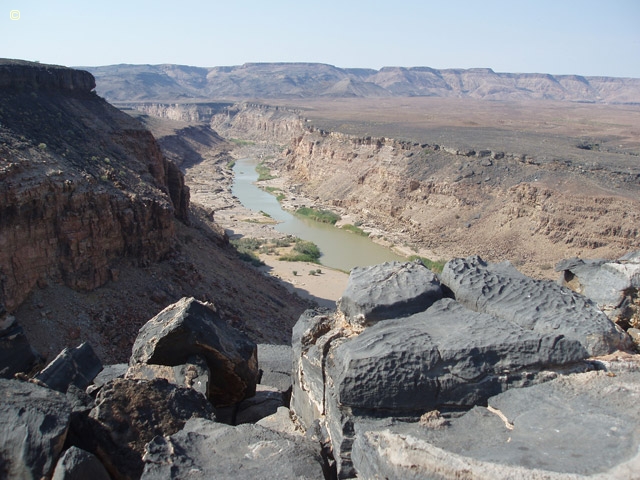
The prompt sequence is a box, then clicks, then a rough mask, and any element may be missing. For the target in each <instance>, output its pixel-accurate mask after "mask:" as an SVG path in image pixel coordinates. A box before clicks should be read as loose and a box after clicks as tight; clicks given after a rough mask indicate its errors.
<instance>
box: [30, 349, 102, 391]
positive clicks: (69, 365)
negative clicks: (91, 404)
mask: <svg viewBox="0 0 640 480" xmlns="http://www.w3.org/2000/svg"><path fill="white" fill-rule="evenodd" d="M101 370H102V363H101V362H100V359H99V358H98V357H97V355H96V354H95V352H94V351H93V348H91V345H89V344H88V343H86V342H85V343H82V344H81V345H78V346H77V347H76V348H65V349H64V350H62V352H60V353H59V354H58V356H57V357H56V358H54V359H53V360H52V361H51V363H49V365H47V366H46V367H45V368H44V369H43V370H42V371H41V372H40V373H38V375H36V379H38V380H39V381H41V382H42V383H44V384H45V385H47V386H48V387H49V388H52V389H54V390H57V391H59V392H63V393H64V392H66V391H67V389H68V388H69V385H75V386H76V387H78V388H81V389H85V388H87V387H88V386H89V385H90V384H91V382H92V381H93V379H94V378H95V377H96V375H98V373H100V371H101Z"/></svg>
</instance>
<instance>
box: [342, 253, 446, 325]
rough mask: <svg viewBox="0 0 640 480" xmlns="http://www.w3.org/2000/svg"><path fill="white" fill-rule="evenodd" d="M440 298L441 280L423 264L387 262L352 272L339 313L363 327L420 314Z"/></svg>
mask: <svg viewBox="0 0 640 480" xmlns="http://www.w3.org/2000/svg"><path fill="white" fill-rule="evenodd" d="M441 298H442V289H441V288H440V281H439V280H438V278H437V277H436V275H435V274H434V273H433V272H432V271H431V270H429V269H428V268H426V267H425V266H424V265H423V264H422V263H421V262H420V261H416V262H404V263H402V262H386V263H382V264H379V265H373V266H370V267H355V268H354V269H353V270H351V274H350V275H349V281H348V283H347V288H346V290H345V291H344V293H343V294H342V297H341V298H340V299H339V300H338V310H340V311H341V312H342V313H344V315H345V317H346V319H347V321H348V322H349V323H350V324H352V325H354V326H361V327H362V326H366V325H372V324H374V323H376V322H379V321H381V320H386V319H389V318H399V317H403V316H406V315H411V314H413V313H417V312H421V311H423V310H426V309H427V308H429V307H430V306H431V305H432V304H433V303H434V302H435V301H437V300H439V299H441Z"/></svg>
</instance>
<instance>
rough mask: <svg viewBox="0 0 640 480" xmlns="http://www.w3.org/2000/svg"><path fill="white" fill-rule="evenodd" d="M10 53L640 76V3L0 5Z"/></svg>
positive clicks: (2, 1)
mask: <svg viewBox="0 0 640 480" xmlns="http://www.w3.org/2000/svg"><path fill="white" fill-rule="evenodd" d="M0 57H1V58H19V59H23V60H31V61H39V62H42V63H53V64H58V65H67V66H98V65H112V64H119V63H129V64H161V63H175V64H182V65H193V66H199V67H214V66H223V65H242V64H244V63H247V62H320V63H327V64H330V65H335V66H338V67H343V68H347V67H350V68H374V69H379V68H381V67H383V66H404V67H412V66H428V67H432V68H478V67H489V68H492V69H493V70H495V71H496V72H513V73H551V74H577V75H585V76H614V77H635V78H640V0H509V1H502V0H413V1H409V0H387V1H379V0H368V1H361V0H340V1H335V0H324V1H318V2H310V1H305V0H224V1H221V0H207V1H201V0H182V1H175V0H174V1H165V0H153V1H150V0H126V1H123V0H107V1H104V2H79V1H75V2H73V1H67V0H0Z"/></svg>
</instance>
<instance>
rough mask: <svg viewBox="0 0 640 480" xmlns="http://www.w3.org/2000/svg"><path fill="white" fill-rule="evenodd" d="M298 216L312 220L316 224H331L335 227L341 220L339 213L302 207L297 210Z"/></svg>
mask: <svg viewBox="0 0 640 480" xmlns="http://www.w3.org/2000/svg"><path fill="white" fill-rule="evenodd" d="M296 214H297V215H302V216H303V217H307V218H310V219H311V220H315V221H316V222H320V223H330V224H331V225H335V223H336V222H337V221H338V220H340V215H338V214H337V213H334V212H331V211H329V210H318V209H315V208H309V207H300V208H299V209H298V210H296Z"/></svg>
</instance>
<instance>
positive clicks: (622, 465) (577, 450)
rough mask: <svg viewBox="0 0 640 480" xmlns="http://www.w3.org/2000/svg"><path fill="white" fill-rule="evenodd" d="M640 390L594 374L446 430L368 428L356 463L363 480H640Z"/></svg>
mask: <svg viewBox="0 0 640 480" xmlns="http://www.w3.org/2000/svg"><path fill="white" fill-rule="evenodd" d="M639 384H640V372H638V371H636V372H626V373H618V374H616V375H610V374H608V373H607V372H602V371H599V372H588V373H582V374H576V375H569V376H563V377H559V378H557V379H555V380H553V381H551V382H548V383H544V384H540V385H536V386H532V387H530V388H524V389H513V390H509V391H507V392H504V393H502V394H500V395H498V396H496V397H492V398H490V399H489V402H488V406H487V407H475V408H473V409H472V410H470V411H469V412H468V413H466V414H464V415H462V416H461V417H457V418H456V417H452V418H449V420H448V422H447V424H446V425H445V426H442V427H440V428H425V427H424V426H422V425H420V424H418V423H395V424H393V425H388V426H383V427H381V428H376V426H375V425H373V426H372V425H364V424H363V425H361V426H359V427H357V428H356V430H357V432H356V435H355V436H356V438H355V441H354V444H353V452H352V459H353V463H354V466H355V469H356V470H357V472H358V476H359V477H362V478H406V479H427V478H439V479H459V478H518V479H524V480H527V479H542V478H545V479H549V480H556V479H557V480H560V479H562V480H566V479H569V478H587V477H588V478H598V479H603V480H604V479H605V478H606V479H620V480H622V479H630V478H638V472H639V471H640V454H639V453H638V452H639V451H640V450H639V447H640V436H639V435H638V434H639V433H640V429H639V427H638V425H639V424H640V407H639V403H638V402H637V401H636V400H637V397H638V395H639V394H640V392H639V390H638V385H639ZM479 439H481V441H479ZM577 440H579V441H577Z"/></svg>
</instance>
